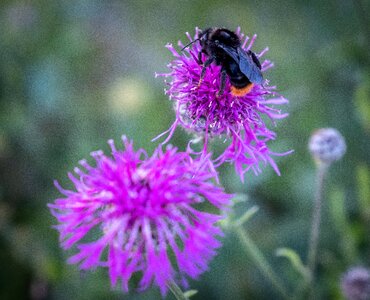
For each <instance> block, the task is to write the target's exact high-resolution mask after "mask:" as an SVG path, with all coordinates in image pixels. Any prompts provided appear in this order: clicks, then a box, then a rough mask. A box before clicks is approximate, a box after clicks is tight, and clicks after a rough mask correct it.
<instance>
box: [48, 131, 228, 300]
mask: <svg viewBox="0 0 370 300" xmlns="http://www.w3.org/2000/svg"><path fill="white" fill-rule="evenodd" d="M109 143H110V146H111V149H112V157H110V156H106V155H105V154H104V153H103V152H102V151H97V152H93V153H92V156H93V157H94V159H95V160H96V166H91V165H90V164H88V163H87V161H85V160H82V161H81V162H80V164H81V167H82V168H75V173H76V175H77V177H76V176H75V175H73V174H72V173H70V174H69V178H70V179H71V181H72V183H73V185H74V189H73V190H65V189H63V188H62V187H61V186H60V185H59V184H58V183H56V186H57V187H58V189H59V191H60V192H61V193H62V194H63V195H64V196H62V197H60V198H58V199H56V200H55V202H54V203H50V204H49V208H50V209H51V212H52V214H53V215H54V216H55V218H56V219H57V221H58V225H56V228H57V229H58V230H59V232H60V241H61V245H62V247H63V248H64V249H69V248H72V247H73V246H76V247H77V249H78V253H77V254H75V255H73V256H72V257H70V258H69V262H70V263H76V264H79V265H80V268H81V269H85V270H87V269H94V268H97V267H101V266H102V267H107V268H108V269H109V275H110V279H111V283H112V285H113V286H115V285H116V284H117V283H118V281H120V280H121V285H122V289H123V290H124V291H128V290H129V281H130V278H131V277H132V276H133V275H134V274H136V273H137V274H141V280H140V283H139V289H140V290H145V289H147V288H149V287H150V286H151V284H152V282H154V284H155V285H157V286H158V287H159V288H160V290H161V293H162V294H163V295H165V294H166V292H167V289H168V287H167V285H168V283H169V282H171V281H179V282H181V283H183V285H186V280H187V279H186V277H187V276H189V277H191V278H194V279H195V278H198V277H199V275H200V274H202V273H203V272H204V271H206V270H207V268H208V263H209V261H210V260H211V259H212V258H213V256H215V254H216V249H217V248H218V247H220V246H221V242H220V241H219V240H218V236H220V235H222V231H221V229H220V228H219V226H218V225H217V224H216V223H217V221H219V220H220V219H222V218H223V213H222V212H221V214H215V213H209V212H206V211H204V210H203V208H204V206H206V207H208V208H212V210H213V211H214V212H217V211H218V210H219V209H221V210H222V209H223V208H226V206H228V205H229V202H230V198H231V197H232V195H229V194H226V193H225V192H224V190H223V189H222V188H221V187H219V186H217V185H216V184H215V181H217V174H216V172H215V170H214V169H213V167H212V164H211V162H210V161H209V160H208V158H207V157H202V158H197V159H193V158H192V157H191V156H190V155H189V154H188V153H187V152H178V151H177V149H176V148H173V147H167V148H166V149H165V150H162V148H161V147H158V148H157V149H156V150H155V152H154V154H153V155H152V156H151V157H149V156H148V155H147V153H146V152H145V151H144V150H143V149H140V150H137V151H135V150H134V148H133V143H132V141H131V142H130V141H129V140H127V139H126V137H123V144H124V146H125V149H124V150H118V149H116V147H115V145H114V143H113V141H112V140H111V141H110V142H109ZM204 204H205V205H204Z"/></svg>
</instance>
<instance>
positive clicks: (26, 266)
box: [0, 0, 370, 300]
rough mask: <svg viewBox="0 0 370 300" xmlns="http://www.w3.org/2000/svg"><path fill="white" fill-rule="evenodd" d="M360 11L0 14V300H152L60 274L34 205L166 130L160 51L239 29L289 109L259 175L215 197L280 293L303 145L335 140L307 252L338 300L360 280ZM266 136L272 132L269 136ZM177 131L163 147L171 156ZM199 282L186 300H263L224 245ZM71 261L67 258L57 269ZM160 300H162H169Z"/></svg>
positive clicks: (156, 9) (280, 7)
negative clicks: (124, 139)
mask: <svg viewBox="0 0 370 300" xmlns="http://www.w3.org/2000/svg"><path fill="white" fill-rule="evenodd" d="M369 12H370V3H369V2H368V1H365V0H352V1H350V0H347V1H345V0H342V1H334V0H328V1H322V0H313V1H302V0H288V1H275V0H274V1H266V0H260V1H225V0H217V1H209V2H207V1H152V0H138V1H87V0H85V1H83V0H80V1H65V0H64V1H50V0H49V1H46V0H44V1H5V0H2V1H1V4H0V28H1V30H0V299H160V294H159V292H158V290H157V289H151V290H149V291H147V292H145V293H143V294H137V293H135V291H134V290H132V292H131V293H130V294H129V295H125V294H122V293H121V292H120V291H119V290H112V289H111V288H110V283H109V279H108V276H107V270H105V269H98V270H96V271H94V272H88V273H81V272H80V271H79V270H78V267H77V266H75V265H67V264H66V263H65V260H66V257H67V253H65V252H63V251H62V250H60V248H59V245H58V234H57V232H56V231H55V230H53V229H52V228H51V226H52V225H53V224H55V219H54V218H52V217H51V215H50V213H49V211H48V209H47V207H46V204H47V203H48V202H52V201H54V199H55V198H56V197H58V196H59V193H58V192H57V190H56V189H55V188H54V186H53V180H54V179H58V180H59V181H60V182H61V183H62V185H64V186H66V187H71V185H70V183H69V182H68V180H67V176H66V173H67V172H68V171H70V170H73V167H74V166H75V165H76V164H77V162H78V160H80V159H81V158H88V156H89V153H90V152H91V151H93V150H97V149H103V150H104V151H105V152H106V153H108V145H107V143H106V141H107V140H108V139H110V138H114V139H115V140H117V141H118V140H119V138H120V136H121V135H122V134H126V135H127V136H128V137H129V138H132V139H134V140H135V145H136V148H139V147H143V148H146V149H147V151H148V152H149V153H151V152H152V150H153V149H154V148H155V146H156V143H152V142H151V141H150V140H151V139H152V138H153V137H154V136H156V135H157V134H159V133H161V132H162V131H164V130H165V129H167V128H168V127H169V125H170V124H171V123H172V121H173V120H174V113H173V112H172V108H171V103H170V102H169V101H168V99H167V98H166V96H165V95H164V93H163V89H164V84H163V81H162V79H161V78H157V79H155V78H154V73H155V72H165V71H167V69H166V64H167V63H168V62H169V61H170V60H171V59H172V56H171V54H170V53H169V52H168V51H167V50H166V49H165V48H164V45H165V44H166V43H167V42H171V43H174V44H176V43H177V41H178V40H179V39H182V40H183V41H185V40H186V37H185V35H184V33H185V32H186V31H189V32H191V33H193V30H194V27H195V26H198V27H200V28H205V27H209V26H225V27H228V28H230V29H234V28H236V27H237V26H239V25H240V26H241V28H242V31H243V32H245V33H246V34H248V35H252V34H253V33H257V34H258V36H259V37H258V40H257V42H256V44H255V46H254V48H253V49H254V51H256V52H258V51H260V50H262V49H263V48H264V47H265V46H269V48H270V51H269V52H268V53H267V55H266V56H265V57H266V58H267V59H270V60H272V61H274V62H275V68H273V69H271V70H269V71H268V73H267V74H266V75H265V76H266V77H267V78H268V79H269V80H270V83H271V84H272V85H277V87H278V91H279V92H280V93H282V94H283V95H284V96H286V97H287V98H288V99H289V100H290V104H289V106H286V107H285V108H284V110H285V111H287V112H289V113H290V116H289V118H287V119H285V120H282V121H279V122H278V124H277V127H276V128H275V129H276V132H277V133H278V139H277V140H276V141H275V142H274V143H271V144H270V147H271V149H272V150H273V151H281V152H282V151H286V150H288V149H294V150H295V152H294V154H292V155H290V156H288V157H282V158H277V163H278V165H279V167H280V169H281V173H282V176H280V177H279V176H277V175H276V174H274V173H273V171H272V169H271V168H269V167H268V168H266V169H265V170H264V172H263V174H262V175H260V176H258V177H256V176H254V175H253V174H252V173H250V174H248V175H247V176H246V180H245V183H244V184H242V183H241V182H240V180H239V178H238V176H237V175H236V174H235V172H234V169H233V167H232V166H229V165H227V166H223V167H222V168H221V169H220V171H221V175H220V177H221V182H222V184H223V185H224V186H225V187H226V190H227V191H228V192H233V193H235V192H236V193H242V194H245V195H246V197H247V198H248V201H247V202H245V203H242V204H239V207H238V208H239V209H240V210H242V211H243V210H245V209H247V208H249V207H251V206H252V205H255V204H256V205H258V206H259V207H260V211H259V212H258V214H257V215H256V216H255V217H254V218H253V219H252V220H251V221H249V222H248V223H247V224H246V225H245V228H246V229H247V230H248V232H249V233H250V235H251V237H252V238H253V239H254V241H255V242H256V244H257V245H258V246H259V247H261V250H262V251H263V253H264V254H265V255H266V257H267V259H268V261H269V262H270V263H271V264H272V265H273V266H274V268H275V269H276V271H277V272H278V274H279V276H280V277H281V279H282V280H283V281H284V283H285V284H286V285H287V287H288V288H290V289H293V288H294V287H295V286H297V284H298V283H299V281H300V277H299V275H298V274H297V272H296V271H295V270H294V269H292V267H291V266H290V264H289V263H288V261H287V260H286V259H284V258H279V257H277V256H276V255H275V250H276V248H279V247H290V248H293V249H295V250H296V251H297V252H298V253H299V254H300V255H301V256H302V257H303V259H305V257H306V255H307V253H306V249H307V240H308V235H309V226H310V216H311V207H312V198H313V193H314V188H313V186H314V181H315V178H314V176H315V166H314V163H313V162H312V160H311V157H310V155H309V153H308V152H307V141H308V139H309V136H310V134H311V132H312V131H313V130H315V129H317V128H320V127H335V128H337V129H338V130H339V131H340V132H341V133H342V134H343V135H344V137H345V139H346V141H347V146H348V150H347V154H346V155H345V156H344V158H343V159H342V160H341V161H339V162H337V163H335V165H333V167H332V168H331V170H330V173H329V176H328V178H327V180H326V193H325V195H326V196H325V205H324V212H323V214H324V217H323V224H322V225H323V226H322V233H321V241H320V250H319V266H318V276H319V277H318V294H319V295H320V296H319V297H320V299H341V297H342V296H341V295H340V290H339V280H340V276H341V274H342V273H343V272H344V271H345V270H346V269H347V268H348V267H349V266H351V265H358V264H361V265H365V266H368V267H369V266H370V226H369V225H370V139H369V137H370V55H369V53H370V52H369V49H370V23H369ZM269 127H270V128H272V125H269ZM188 138H189V136H188V135H186V134H185V133H184V132H183V131H181V130H177V132H176V134H175V138H174V139H173V140H172V143H174V144H175V145H177V146H178V147H180V148H181V149H184V147H185V145H186V142H187V140H188ZM223 242H224V247H223V248H222V249H220V251H219V255H218V256H217V257H216V258H215V259H214V260H213V261H212V263H211V265H210V271H209V272H207V273H205V274H203V275H202V277H201V278H200V280H198V281H191V288H193V289H197V290H198V291H199V292H198V294H197V295H196V296H194V297H193V298H192V299H195V300H196V299H278V295H276V294H275V292H274V290H273V288H272V287H271V285H270V283H269V282H268V281H266V280H265V278H264V277H263V276H262V275H261V274H260V272H259V271H258V269H257V268H256V266H255V264H254V262H253V261H252V260H251V259H250V257H248V256H247V255H246V254H245V253H244V252H243V250H242V249H241V245H240V242H239V241H238V239H237V238H236V236H235V235H233V234H232V233H230V232H226V235H225V237H224V238H223ZM71 253H74V252H73V251H70V252H68V254H71ZM172 297H173V296H172V295H169V296H168V299H173V298H172Z"/></svg>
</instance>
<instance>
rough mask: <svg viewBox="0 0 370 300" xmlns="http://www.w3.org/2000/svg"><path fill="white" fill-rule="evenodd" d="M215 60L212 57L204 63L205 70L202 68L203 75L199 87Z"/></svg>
mask: <svg viewBox="0 0 370 300" xmlns="http://www.w3.org/2000/svg"><path fill="white" fill-rule="evenodd" d="M214 60H215V58H214V57H213V56H210V57H209V58H208V59H207V60H206V61H205V62H204V65H203V68H202V73H201V74H200V79H199V83H198V87H199V86H200V84H201V83H202V81H203V78H204V76H205V75H206V71H207V68H208V67H209V66H210V64H211V63H212V62H213V61H214Z"/></svg>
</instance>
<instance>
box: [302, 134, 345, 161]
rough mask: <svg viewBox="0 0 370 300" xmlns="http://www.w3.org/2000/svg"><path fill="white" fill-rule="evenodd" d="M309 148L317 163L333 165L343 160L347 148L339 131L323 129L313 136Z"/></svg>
mask: <svg viewBox="0 0 370 300" xmlns="http://www.w3.org/2000/svg"><path fill="white" fill-rule="evenodd" d="M308 148H309V150H310V152H311V154H312V156H313V157H314V158H315V159H316V160H317V161H319V162H322V163H326V164H331V163H332V162H334V161H336V160H339V159H341V158H342V156H343V155H344V153H345V152H346V148H347V147H346V142H345V141H344V138H343V136H342V135H341V134H340V132H339V131H338V130H336V129H334V128H321V129H318V130H316V131H315V132H314V133H313V134H312V135H311V138H310V141H309V144H308Z"/></svg>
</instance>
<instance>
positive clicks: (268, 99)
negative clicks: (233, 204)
mask: <svg viewBox="0 0 370 300" xmlns="http://www.w3.org/2000/svg"><path fill="white" fill-rule="evenodd" d="M199 33H200V31H199V30H198V29H197V28H196V33H195V36H194V38H192V37H191V36H190V34H189V33H186V35H187V37H188V39H189V41H190V42H192V41H194V40H195V39H196V38H197V37H198V35H199ZM236 34H237V35H238V36H239V37H240V40H241V42H242V48H243V49H244V50H246V51H247V50H250V49H251V48H252V46H253V44H254V41H255V39H256V37H257V36H256V35H254V36H253V37H252V39H249V37H244V34H242V33H241V32H240V28H238V29H237V31H236ZM178 45H179V47H181V48H182V47H183V46H184V44H183V43H182V42H181V41H179V42H178ZM166 47H167V48H168V49H169V50H170V51H171V53H172V54H173V56H174V57H175V59H174V60H173V61H172V62H171V63H170V64H169V65H168V67H169V69H170V70H171V71H170V73H162V74H156V76H163V77H171V78H172V79H171V81H169V82H167V81H166V80H165V82H166V84H167V86H168V89H167V90H165V92H166V94H167V95H169V98H170V100H172V101H173V102H174V109H175V111H176V120H175V122H174V123H173V124H172V126H171V127H170V128H169V129H168V130H167V131H165V132H164V133H162V134H161V135H159V136H158V137H157V138H159V137H161V136H162V135H164V134H168V137H167V139H166V140H165V141H164V143H166V142H168V141H169V139H170V138H171V137H172V135H173V133H174V131H175V129H176V128H177V126H181V127H183V128H185V129H186V130H187V131H189V132H191V133H195V134H196V135H197V136H198V137H199V136H201V137H203V140H204V148H203V152H202V153H206V152H207V151H208V149H207V148H208V142H209V139H210V138H212V137H220V138H222V139H224V138H225V136H226V137H227V138H228V139H226V140H229V141H230V142H229V143H227V144H226V146H225V149H224V150H223V153H222V154H221V155H220V156H219V157H218V158H216V159H215V161H214V163H215V165H216V166H219V165H221V164H222V163H224V162H233V163H234V164H235V169H236V171H237V172H238V174H239V175H240V177H241V180H243V177H244V173H245V172H247V171H248V170H249V169H252V170H253V171H254V172H255V173H256V174H258V173H260V172H261V169H260V167H259V163H260V162H263V163H264V164H265V165H266V164H267V163H268V164H270V165H271V166H272V167H273V169H274V170H275V172H276V173H277V174H280V172H279V169H278V167H277V165H276V163H275V162H274V160H273V159H272V157H271V156H273V155H280V156H282V155H286V154H289V153H291V151H289V152H286V153H280V154H279V153H275V152H272V151H270V149H269V148H268V147H267V143H268V142H269V141H270V140H274V139H275V138H276V134H275V133H274V132H273V131H271V130H269V129H268V128H267V127H266V125H265V122H264V121H263V119H262V116H263V115H265V116H267V117H268V118H269V119H270V120H271V122H272V124H273V125H275V120H278V119H282V118H285V117H287V115H288V114H286V113H281V111H280V110H279V109H277V108H275V107H274V106H275V105H283V104H287V103H288V100H287V99H285V98H284V97H282V96H281V95H279V94H277V93H276V92H275V89H276V88H275V87H274V86H269V85H268V80H264V83H263V85H258V84H254V85H253V88H252V90H251V91H250V92H249V93H247V94H246V95H244V96H240V97H237V96H234V95H233V94H232V92H231V85H230V82H229V80H227V82H226V87H225V91H224V93H223V94H222V95H217V93H218V92H219V89H220V72H221V67H220V66H217V65H216V64H211V65H210V66H209V67H208V68H207V71H206V75H205V77H204V79H203V80H202V82H201V84H200V85H199V80H200V76H201V71H202V66H201V65H199V63H198V53H199V52H200V51H201V46H200V44H199V43H194V44H193V45H192V46H191V47H188V48H186V49H184V52H182V53H179V52H178V51H177V50H176V49H175V48H174V47H173V46H172V45H171V44H167V45H166ZM267 51H268V48H265V49H264V50H263V51H261V52H260V53H259V54H257V57H258V58H259V59H261V57H262V56H263V55H264V54H265V53H266V52H267ZM202 60H203V61H204V60H205V57H204V56H203V58H202ZM261 65H262V72H265V71H266V70H268V69H270V68H271V67H273V63H272V62H270V61H269V60H264V61H263V62H262V64H261Z"/></svg>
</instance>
